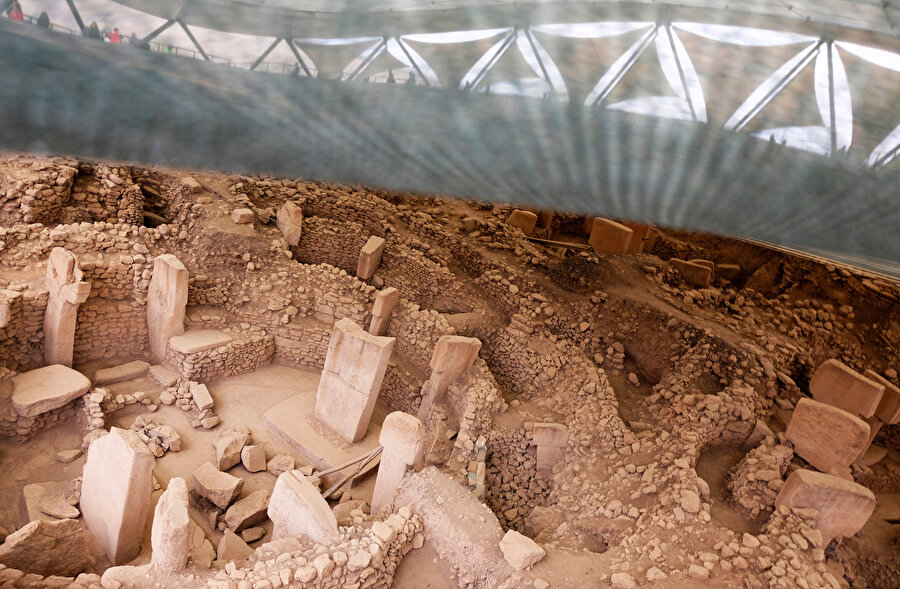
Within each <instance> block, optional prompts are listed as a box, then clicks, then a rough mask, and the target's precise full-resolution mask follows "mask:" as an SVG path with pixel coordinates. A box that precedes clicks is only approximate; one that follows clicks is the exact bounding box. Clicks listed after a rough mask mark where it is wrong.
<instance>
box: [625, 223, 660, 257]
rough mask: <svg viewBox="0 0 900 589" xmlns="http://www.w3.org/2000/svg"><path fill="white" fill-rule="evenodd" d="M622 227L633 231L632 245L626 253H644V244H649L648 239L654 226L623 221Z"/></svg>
mask: <svg viewBox="0 0 900 589" xmlns="http://www.w3.org/2000/svg"><path fill="white" fill-rule="evenodd" d="M622 225H625V226H626V227H628V228H629V229H631V243H630V244H629V245H628V251H626V252H625V253H627V254H641V253H644V244H645V243H647V238H648V237H650V230H651V229H652V228H653V225H648V224H647V223H640V222H638V221H623V222H622Z"/></svg>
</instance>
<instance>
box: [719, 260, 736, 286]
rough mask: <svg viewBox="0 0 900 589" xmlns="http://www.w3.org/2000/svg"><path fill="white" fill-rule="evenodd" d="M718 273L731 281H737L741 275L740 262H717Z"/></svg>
mask: <svg viewBox="0 0 900 589" xmlns="http://www.w3.org/2000/svg"><path fill="white" fill-rule="evenodd" d="M716 274H718V275H719V276H720V277H722V278H724V279H725V280H727V281H729V282H737V280H738V279H739V278H740V277H741V267H740V266H739V265H738V264H716Z"/></svg>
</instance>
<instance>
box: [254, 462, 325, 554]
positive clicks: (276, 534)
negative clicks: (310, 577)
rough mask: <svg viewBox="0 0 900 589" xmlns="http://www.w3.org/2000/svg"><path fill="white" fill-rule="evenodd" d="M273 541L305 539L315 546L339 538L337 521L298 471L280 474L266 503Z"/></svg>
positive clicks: (315, 489)
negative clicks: (271, 525)
mask: <svg viewBox="0 0 900 589" xmlns="http://www.w3.org/2000/svg"><path fill="white" fill-rule="evenodd" d="M268 515H269V519H271V520H272V523H273V524H274V527H273V528H272V539H273V540H279V539H281V538H299V537H306V538H309V539H311V540H312V541H313V542H316V543H318V544H332V543H334V542H336V541H337V539H338V538H339V534H338V527H337V520H336V519H335V517H334V513H333V512H332V511H331V508H330V507H329V506H328V502H327V501H325V499H324V498H323V497H322V494H321V493H320V492H319V489H318V488H316V487H315V486H313V484H312V483H310V482H309V481H308V480H307V479H306V477H305V476H303V474H302V473H301V472H300V471H299V470H290V471H287V472H284V473H282V474H281V475H280V476H279V477H278V480H277V481H276V482H275V489H274V490H273V491H272V498H271V499H270V500H269V508H268Z"/></svg>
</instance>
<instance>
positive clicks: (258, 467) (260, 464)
mask: <svg viewBox="0 0 900 589" xmlns="http://www.w3.org/2000/svg"><path fill="white" fill-rule="evenodd" d="M241 464H243V465H244V468H246V469H247V470H248V471H250V472H262V471H264V470H266V449H265V448H263V447H262V446H259V445H255V444H254V445H250V446H244V447H243V448H242V449H241Z"/></svg>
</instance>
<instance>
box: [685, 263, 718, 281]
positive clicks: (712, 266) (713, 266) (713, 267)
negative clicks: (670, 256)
mask: <svg viewBox="0 0 900 589" xmlns="http://www.w3.org/2000/svg"><path fill="white" fill-rule="evenodd" d="M688 263H689V264H699V265H701V266H705V267H706V268H709V279H710V280H715V279H716V263H715V262H713V261H712V260H704V259H701V258H695V259H693V260H688Z"/></svg>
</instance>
